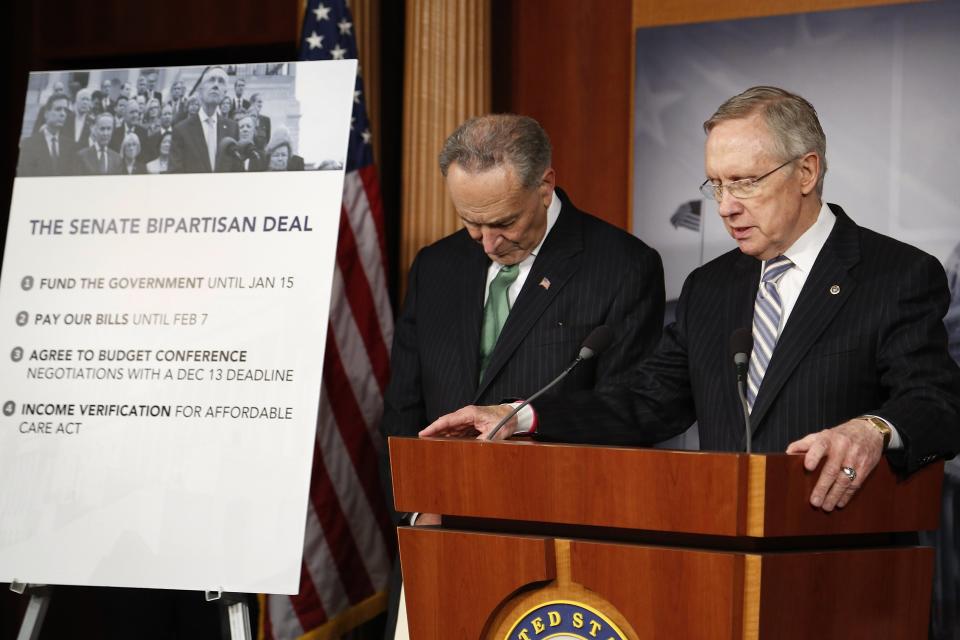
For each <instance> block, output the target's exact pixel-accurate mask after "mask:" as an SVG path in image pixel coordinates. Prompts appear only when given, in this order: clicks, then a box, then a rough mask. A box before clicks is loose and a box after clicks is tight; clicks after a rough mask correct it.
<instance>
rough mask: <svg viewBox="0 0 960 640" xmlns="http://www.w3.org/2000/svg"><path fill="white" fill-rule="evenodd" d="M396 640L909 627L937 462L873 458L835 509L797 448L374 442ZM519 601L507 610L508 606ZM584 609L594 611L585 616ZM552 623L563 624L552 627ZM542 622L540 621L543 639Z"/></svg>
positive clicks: (928, 578)
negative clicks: (380, 453) (755, 450)
mask: <svg viewBox="0 0 960 640" xmlns="http://www.w3.org/2000/svg"><path fill="white" fill-rule="evenodd" d="M390 458H391V465H392V469H393V488H394V497H395V502H396V508H397V510H398V511H401V512H412V511H419V512H424V513H439V514H443V525H442V526H441V527H401V528H400V530H399V539H400V558H401V563H402V566H403V576H404V583H405V590H406V602H407V615H408V620H409V628H410V637H411V638H412V639H413V640H433V639H440V638H444V639H456V640H473V639H480V640H513V639H515V638H519V639H520V640H527V639H529V640H535V639H538V638H540V639H543V638H550V637H561V638H577V637H581V636H582V637H583V638H592V637H598V638H601V640H607V638H616V637H617V636H616V635H615V634H607V632H606V631H605V630H604V631H602V632H600V633H599V634H598V635H595V636H594V635H591V633H590V632H591V631H593V632H594V633H595V634H596V633H597V632H598V630H599V629H600V623H599V622H597V623H595V626H593V627H591V626H589V624H585V622H589V620H586V621H585V619H584V617H583V615H581V618H580V622H581V627H580V628H581V631H579V632H576V633H573V632H563V633H560V634H558V633H556V631H557V629H559V626H557V629H552V628H551V626H552V623H557V622H558V621H559V620H560V618H561V617H562V616H568V617H569V614H568V613H567V612H566V610H562V611H561V609H559V608H558V607H560V606H561V605H551V606H553V609H550V608H549V607H548V608H546V609H543V614H542V615H541V614H539V613H536V612H537V611H540V609H538V607H541V606H542V605H543V603H565V602H573V603H578V606H579V605H583V606H585V607H586V610H587V612H588V613H587V614H586V615H587V617H588V618H589V617H590V614H589V612H590V611H593V612H596V614H597V615H598V616H600V617H602V618H604V620H606V621H607V622H609V623H611V624H612V625H615V627H616V628H617V629H618V630H619V631H620V633H621V634H622V637H624V638H631V639H633V640H646V639H648V638H666V639H692V638H711V639H713V638H717V639H720V638H723V639H734V638H736V639H740V638H777V639H788V638H797V639H804V640H809V639H811V638H838V639H842V640H853V639H854V638H871V639H874V638H897V639H903V638H926V637H927V624H928V616H929V608H930V588H931V582H932V573H933V550H932V549H930V548H926V547H919V546H916V536H915V535H910V534H909V533H904V532H915V531H920V530H929V529H935V528H937V526H938V522H939V520H938V518H939V510H940V489H941V481H942V476H943V464H942V463H938V464H934V465H930V466H928V467H926V468H924V469H923V470H921V471H919V472H917V473H915V474H913V475H911V476H910V477H909V478H907V479H902V478H900V477H898V476H897V475H896V474H894V473H893V472H892V471H891V470H890V468H889V466H888V465H887V463H886V461H881V463H880V465H879V466H878V467H877V469H875V470H874V472H873V474H872V475H871V476H870V477H869V478H868V480H867V482H866V484H865V485H864V487H863V488H862V489H861V490H860V492H859V493H858V495H857V496H855V498H854V499H853V500H852V501H851V502H850V504H849V505H848V506H847V507H846V508H845V509H842V510H837V511H834V512H833V513H824V512H822V511H820V510H818V509H814V508H812V507H811V506H810V504H809V502H808V500H809V495H810V492H811V491H812V489H813V486H814V484H815V482H816V478H817V475H818V472H817V473H808V472H806V471H805V470H804V469H803V459H802V457H801V456H787V455H782V454H773V455H747V454H733V453H701V452H680V451H663V450H653V449H633V448H616V447H592V446H570V445H550V444H540V443H533V442H525V441H511V442H479V441H475V440H456V439H428V440H417V439H411V438H391V439H390ZM531 611H533V612H534V613H533V614H530V615H533V616H534V618H533V621H532V622H531V619H530V615H528V616H527V619H526V621H525V622H522V623H520V622H518V621H520V620H521V619H522V618H523V616H524V615H525V614H527V613H530V612H531ZM598 620H599V618H598ZM568 622H569V621H565V622H564V623H563V624H567V623H568ZM551 634H554V635H551Z"/></svg>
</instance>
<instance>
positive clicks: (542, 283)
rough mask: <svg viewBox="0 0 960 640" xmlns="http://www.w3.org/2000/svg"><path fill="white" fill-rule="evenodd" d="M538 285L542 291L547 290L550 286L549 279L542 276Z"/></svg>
mask: <svg viewBox="0 0 960 640" xmlns="http://www.w3.org/2000/svg"><path fill="white" fill-rule="evenodd" d="M540 286H541V287H543V290H544V291H546V290H548V289H549V288H550V280H548V279H547V278H544V279H543V280H541V281H540Z"/></svg>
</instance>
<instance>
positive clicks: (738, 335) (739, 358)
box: [730, 329, 753, 453]
mask: <svg viewBox="0 0 960 640" xmlns="http://www.w3.org/2000/svg"><path fill="white" fill-rule="evenodd" d="M751 351H753V334H752V333H751V332H750V329H737V330H736V331H734V332H733V335H731V336H730V353H731V354H733V364H734V366H735V367H736V368H737V393H738V394H739V395H740V405H741V406H742V407H743V423H744V427H745V428H746V443H747V453H750V440H751V438H750V432H751V429H750V405H749V403H748V402H747V370H748V369H749V368H750V352H751Z"/></svg>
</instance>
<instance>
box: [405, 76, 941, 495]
mask: <svg viewBox="0 0 960 640" xmlns="http://www.w3.org/2000/svg"><path fill="white" fill-rule="evenodd" d="M704 129H705V130H706V131H707V133H708V136H707V143H706V154H705V156H706V173H707V180H706V181H705V182H704V184H703V185H702V187H701V189H702V190H703V191H704V193H705V194H707V195H708V196H710V197H714V198H715V199H716V200H717V202H718V209H719V213H720V216H721V217H722V218H723V221H724V224H725V225H726V227H727V230H728V232H729V233H730V235H731V236H732V237H733V238H734V239H735V240H736V241H737V244H738V245H739V249H738V250H734V251H731V252H730V253H727V254H725V255H723V256H721V257H719V258H717V259H716V260H714V261H712V262H710V263H708V264H707V265H704V266H703V267H701V268H699V269H697V270H695V271H694V272H693V273H691V274H690V276H689V277H688V278H687V281H686V283H685V284H684V288H683V292H682V293H681V295H680V300H679V303H678V308H677V321H676V322H675V323H674V324H672V325H671V326H670V327H668V328H667V329H666V331H665V333H664V337H663V340H662V341H661V343H660V345H659V346H658V347H657V350H656V352H655V353H654V355H653V356H651V357H650V358H649V359H647V360H646V361H644V362H643V363H642V364H641V365H640V366H638V367H637V368H636V371H635V372H634V375H633V377H632V379H631V380H630V381H629V383H627V384H621V385H610V386H607V387H605V388H604V389H601V390H600V391H598V392H597V393H595V394H580V395H576V396H575V397H571V398H563V399H559V400H557V401H546V402H542V403H541V402H538V403H536V404H537V406H536V409H535V412H536V416H537V420H538V422H537V424H536V427H535V431H536V435H537V436H538V437H540V438H542V439H546V440H562V441H569V442H600V443H621V444H641V445H642V444H651V443H653V442H656V441H658V440H662V439H663V438H666V437H668V436H670V435H673V434H675V433H679V432H682V431H683V430H684V429H686V428H687V427H688V426H689V425H690V424H691V423H692V422H693V421H694V420H696V421H698V422H699V426H700V441H701V446H702V447H703V448H704V449H713V450H725V451H738V450H743V448H744V443H745V435H744V433H745V431H744V427H743V426H742V425H743V424H744V422H743V413H742V404H741V402H740V399H739V397H738V394H737V383H736V376H735V372H734V364H733V361H732V359H731V355H730V353H729V351H728V346H727V345H728V338H729V336H730V335H731V334H732V333H733V332H734V331H735V330H737V329H741V328H744V329H748V330H750V331H751V332H752V335H753V347H752V353H751V354H750V358H749V372H748V378H749V384H748V392H747V401H748V405H749V407H750V409H749V411H750V421H751V427H752V430H753V434H752V443H753V449H754V450H755V451H761V452H769V451H783V450H784V449H786V451H787V452H788V453H803V454H805V466H806V468H807V469H808V470H810V471H813V470H815V469H816V468H817V467H818V466H819V465H820V463H821V462H823V468H822V470H821V472H820V475H819V479H818V481H817V484H816V487H815V488H814V490H813V492H812V494H811V497H810V502H811V504H812V505H814V506H816V507H821V508H822V509H824V510H826V511H830V510H832V509H833V508H834V507H843V506H844V505H846V504H847V502H848V501H849V500H850V499H851V498H852V497H853V495H854V494H855V493H856V491H857V490H858V489H859V488H860V486H861V485H862V483H863V482H864V480H866V478H867V477H868V476H869V475H870V472H871V471H872V470H873V469H874V467H875V466H876V465H877V463H878V462H879V460H880V458H881V456H882V455H883V453H884V451H886V452H887V457H888V459H889V460H890V462H891V464H893V465H895V466H896V467H898V468H900V469H902V470H904V471H906V472H910V471H913V470H915V469H917V468H919V467H920V466H922V465H924V464H927V463H929V462H932V461H933V460H935V459H937V458H938V457H950V456H952V455H954V454H955V453H956V452H957V451H958V450H960V370H958V369H957V366H956V364H955V363H953V362H952V361H951V359H950V358H949V356H948V355H947V349H946V344H947V342H946V334H945V331H944V326H943V317H944V313H945V312H946V310H947V302H948V299H949V294H948V291H947V286H946V278H945V276H944V271H943V268H942V267H941V266H940V264H939V262H937V261H936V260H935V259H934V258H933V257H931V256H929V255H927V254H925V253H923V252H921V251H920V250H918V249H916V248H914V247H911V246H909V245H906V244H903V243H901V242H898V241H896V240H893V239H891V238H888V237H885V236H882V235H880V234H877V233H874V232H872V231H870V230H868V229H864V228H862V227H859V226H857V225H856V224H855V223H854V222H853V221H852V220H851V219H850V218H849V217H848V216H847V215H846V213H844V211H843V210H842V209H841V208H840V207H838V206H835V205H829V206H827V205H824V204H823V203H822V202H821V193H822V185H823V176H824V173H825V172H826V154H825V150H826V139H825V136H824V134H823V131H822V129H821V127H820V123H819V121H818V119H817V115H816V112H815V110H814V109H813V107H812V106H811V105H810V104H809V103H808V102H807V101H806V100H804V99H803V98H801V97H799V96H796V95H793V94H791V93H788V92H786V91H783V90H781V89H776V88H773V87H754V88H752V89H749V90H747V91H746V92H744V93H743V94H740V95H738V96H735V97H733V98H731V99H730V100H728V101H727V102H726V103H724V104H723V105H722V106H721V107H720V108H719V109H718V110H717V112H716V113H715V114H714V115H713V116H712V117H711V118H710V120H708V121H707V122H706V123H705V124H704ZM505 414H506V409H505V408H503V407H489V408H488V407H479V408H478V407H467V408H465V409H463V410H461V411H459V412H457V413H455V414H453V415H450V416H446V417H444V418H441V419H440V420H438V421H437V423H435V424H434V425H432V426H431V427H430V428H428V429H426V430H424V432H423V435H437V434H441V433H443V434H448V435H450V434H457V433H459V434H465V433H470V432H475V430H476V431H479V432H481V433H485V432H486V431H489V429H490V425H492V424H495V422H496V419H497V417H498V416H500V415H505ZM516 429H517V425H516V423H515V422H514V423H513V424H510V425H508V427H507V428H506V429H504V431H506V432H507V434H511V433H514V432H515V431H516Z"/></svg>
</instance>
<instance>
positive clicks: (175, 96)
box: [167, 80, 189, 124]
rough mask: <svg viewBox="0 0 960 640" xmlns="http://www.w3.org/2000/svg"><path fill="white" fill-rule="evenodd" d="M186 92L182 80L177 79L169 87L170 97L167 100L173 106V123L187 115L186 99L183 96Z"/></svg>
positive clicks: (177, 122)
mask: <svg viewBox="0 0 960 640" xmlns="http://www.w3.org/2000/svg"><path fill="white" fill-rule="evenodd" d="M185 94H186V86H185V85H184V84H183V81H182V80H177V81H175V82H174V83H173V85H172V86H171V87H170V99H169V100H167V104H169V105H170V106H171V107H172V108H173V124H179V122H180V121H181V120H185V119H186V118H187V116H188V115H189V114H188V113H187V99H186V97H184V96H185Z"/></svg>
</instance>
